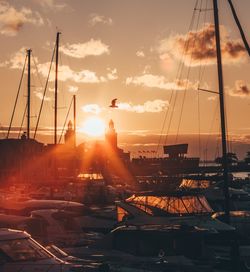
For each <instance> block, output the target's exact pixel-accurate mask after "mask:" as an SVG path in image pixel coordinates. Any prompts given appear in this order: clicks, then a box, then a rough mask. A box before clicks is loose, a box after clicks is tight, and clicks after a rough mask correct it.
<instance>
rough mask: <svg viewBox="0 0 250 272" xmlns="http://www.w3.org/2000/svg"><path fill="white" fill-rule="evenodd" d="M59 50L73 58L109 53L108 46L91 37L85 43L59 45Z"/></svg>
mask: <svg viewBox="0 0 250 272" xmlns="http://www.w3.org/2000/svg"><path fill="white" fill-rule="evenodd" d="M60 50H61V52H62V53H64V54H65V55H68V56H70V57H73V58H85V57H87V56H100V55H103V54H109V53H110V51H109V46H108V45H106V44H104V43H103V42H102V41H100V40H94V39H91V40H90V41H88V42H86V43H75V44H66V45H63V46H61V48H60Z"/></svg>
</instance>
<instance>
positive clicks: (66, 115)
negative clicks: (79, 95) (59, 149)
mask: <svg viewBox="0 0 250 272" xmlns="http://www.w3.org/2000/svg"><path fill="white" fill-rule="evenodd" d="M73 100H74V98H73V97H72V99H71V102H70V105H69V109H68V112H67V115H66V118H65V121H64V124H63V129H62V133H61V135H60V138H59V144H60V142H61V139H62V135H63V132H64V129H65V126H66V123H67V120H68V117H69V113H70V110H71V107H72V104H73Z"/></svg>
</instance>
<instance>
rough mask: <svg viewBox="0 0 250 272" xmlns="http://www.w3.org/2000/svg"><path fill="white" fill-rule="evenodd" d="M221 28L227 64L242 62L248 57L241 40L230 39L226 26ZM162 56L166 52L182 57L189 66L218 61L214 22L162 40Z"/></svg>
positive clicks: (160, 44) (222, 46)
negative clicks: (196, 29)
mask: <svg viewBox="0 0 250 272" xmlns="http://www.w3.org/2000/svg"><path fill="white" fill-rule="evenodd" d="M220 30H221V52H222V57H223V62H224V63H226V64H230V63H236V62H242V61H244V59H245V57H246V50H245V47H244V45H243V43H242V42H241V41H240V40H229V37H228V33H227V30H226V28H225V27H224V26H221V27H220ZM157 50H158V53H159V54H160V58H163V56H164V55H165V54H171V56H172V57H174V58H177V59H182V56H183V53H184V58H183V61H184V63H185V65H187V66H198V65H200V64H206V65H211V64H215V63H216V44H215V31H214V25H213V24H206V25H205V26H204V27H203V28H201V29H199V30H198V31H190V32H188V33H187V34H186V35H172V36H170V38H168V39H164V40H162V41H160V43H159V46H158V48H157Z"/></svg>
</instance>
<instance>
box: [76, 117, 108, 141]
mask: <svg viewBox="0 0 250 272" xmlns="http://www.w3.org/2000/svg"><path fill="white" fill-rule="evenodd" d="M81 131H82V132H83V133H85V134H87V135H89V136H92V137H98V136H102V135H104V132H105V123H104V121H103V120H102V119H100V118H97V117H90V118H88V119H87V120H86V121H85V122H84V123H83V124H82V127H81Z"/></svg>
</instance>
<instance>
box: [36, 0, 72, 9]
mask: <svg viewBox="0 0 250 272" xmlns="http://www.w3.org/2000/svg"><path fill="white" fill-rule="evenodd" d="M35 2H36V3H38V4H40V5H41V6H42V7H44V8H50V9H63V8H65V7H67V5H66V4H65V3H58V2H60V1H58V0H39V1H37V0H35ZM56 2H57V3H56Z"/></svg>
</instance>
